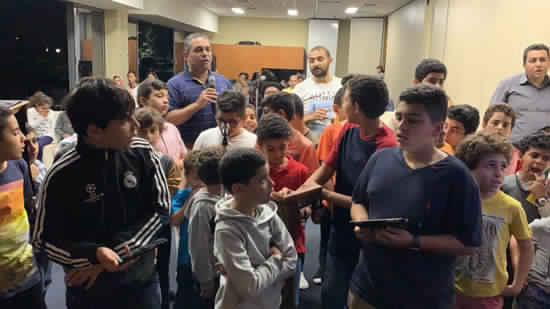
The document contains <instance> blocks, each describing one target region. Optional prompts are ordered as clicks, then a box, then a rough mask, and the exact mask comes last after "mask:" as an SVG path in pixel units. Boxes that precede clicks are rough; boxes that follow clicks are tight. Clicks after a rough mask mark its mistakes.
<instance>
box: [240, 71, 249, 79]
mask: <svg viewBox="0 0 550 309" xmlns="http://www.w3.org/2000/svg"><path fill="white" fill-rule="evenodd" d="M241 75H244V76H245V77H246V79H248V77H249V75H248V73H246V72H241V73H239V77H241Z"/></svg>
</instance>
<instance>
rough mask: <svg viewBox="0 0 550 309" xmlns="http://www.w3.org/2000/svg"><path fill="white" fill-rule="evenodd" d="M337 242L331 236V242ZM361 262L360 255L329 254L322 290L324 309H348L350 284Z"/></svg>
mask: <svg viewBox="0 0 550 309" xmlns="http://www.w3.org/2000/svg"><path fill="white" fill-rule="evenodd" d="M332 233H334V232H332ZM333 241H335V239H334V237H333V235H332V234H331V237H330V240H329V248H330V247H331V244H330V243H331V242H333ZM358 260H359V253H357V254H353V253H351V254H349V253H348V254H346V252H342V255H333V254H331V252H330V250H328V252H327V262H326V263H327V264H326V269H325V277H324V278H323V287H322V290H321V301H322V304H323V309H344V308H347V300H348V291H349V283H350V281H351V277H352V275H353V271H354V270H355V266H356V265H357V262H358Z"/></svg>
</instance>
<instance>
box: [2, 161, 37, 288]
mask: <svg viewBox="0 0 550 309" xmlns="http://www.w3.org/2000/svg"><path fill="white" fill-rule="evenodd" d="M25 168H26V163H25V162H24V161H21V160H20V161H8V167H7V168H6V169H5V170H4V171H2V172H0V299H3V298H4V299H5V298H8V297H10V296H12V295H14V294H16V293H18V292H21V291H23V290H25V289H27V288H29V287H31V286H33V285H34V284H35V283H37V282H38V280H39V273H38V271H37V268H36V264H35V263H34V260H33V250H32V246H31V244H30V242H29V235H30V233H29V218H28V216H27V212H26V210H25V191H26V190H29V185H30V181H29V180H28V179H29V177H28V171H25ZM25 180H27V181H25ZM25 188H26V189H25Z"/></svg>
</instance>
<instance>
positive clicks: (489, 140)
mask: <svg viewBox="0 0 550 309" xmlns="http://www.w3.org/2000/svg"><path fill="white" fill-rule="evenodd" d="M512 151H513V147H512V144H510V143H509V142H507V141H506V139H504V138H503V137H501V136H497V135H487V134H484V133H477V134H472V135H470V136H468V137H466V138H465V139H463V140H462V142H461V143H460V144H458V146H457V150H456V155H455V156H456V157H457V158H458V159H460V160H461V161H462V162H464V164H466V166H467V167H468V168H469V169H470V170H474V169H476V168H477V167H478V165H479V162H480V161H481V160H482V159H483V158H484V157H486V156H488V155H491V154H503V155H504V157H505V158H506V163H507V164H510V162H511V161H512Z"/></svg>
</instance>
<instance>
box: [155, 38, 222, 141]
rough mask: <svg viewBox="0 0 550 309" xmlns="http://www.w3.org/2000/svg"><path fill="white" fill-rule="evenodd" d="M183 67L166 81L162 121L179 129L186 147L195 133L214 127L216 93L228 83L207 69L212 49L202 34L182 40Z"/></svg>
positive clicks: (193, 139)
mask: <svg viewBox="0 0 550 309" xmlns="http://www.w3.org/2000/svg"><path fill="white" fill-rule="evenodd" d="M184 44H185V48H184V57H185V61H186V62H187V69H186V70H185V71H184V72H182V73H179V74H177V75H176V76H174V77H172V78H171V79H170V80H169V81H168V95H169V104H170V108H169V109H168V113H167V114H166V116H165V117H166V120H167V121H169V122H171V123H173V124H175V125H176V126H177V127H178V129H179V130H180V133H181V136H182V139H183V142H184V143H185V146H186V147H187V149H192V148H193V143H194V142H195V140H196V139H197V137H198V136H199V134H200V133H201V132H202V131H204V130H206V129H209V128H213V127H216V117H215V116H216V107H215V105H213V104H215V103H216V99H217V94H218V93H222V92H224V91H225V90H227V89H231V87H232V85H231V83H230V82H229V81H228V80H227V79H226V78H225V77H224V76H222V75H220V74H217V73H215V72H212V71H211V65H212V48H211V46H210V41H209V39H208V37H207V36H206V35H203V34H200V33H192V34H190V35H188V36H187V37H186V38H185V40H184Z"/></svg>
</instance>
